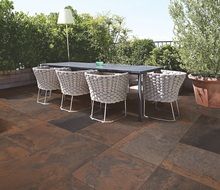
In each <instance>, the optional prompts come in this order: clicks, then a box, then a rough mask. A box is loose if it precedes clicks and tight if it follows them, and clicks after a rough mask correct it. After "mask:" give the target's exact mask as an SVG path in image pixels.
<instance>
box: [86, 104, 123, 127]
mask: <svg viewBox="0 0 220 190" xmlns="http://www.w3.org/2000/svg"><path fill="white" fill-rule="evenodd" d="M124 106H125V107H124V108H125V116H126V115H127V105H126V100H125V101H124ZM93 115H94V101H92V108H91V114H90V118H91V119H92V120H95V121H99V122H101V123H112V122H114V121H117V120H119V119H121V118H122V117H118V118H116V119H114V120H111V121H108V120H106V116H107V103H105V106H104V116H103V120H101V119H98V118H95V117H94V116H93ZM123 115H124V114H123Z"/></svg>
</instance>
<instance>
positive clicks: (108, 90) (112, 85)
mask: <svg viewBox="0 0 220 190" xmlns="http://www.w3.org/2000/svg"><path fill="white" fill-rule="evenodd" d="M85 76H86V80H87V83H88V86H89V91H90V97H91V100H92V108H91V115H90V118H91V119H92V120H96V121H99V122H102V123H107V122H108V123H109V122H113V121H106V110H107V104H114V103H117V102H121V101H124V108H125V116H126V113H127V110H126V98H127V88H128V73H123V74H119V73H115V74H114V73H113V74H107V75H105V74H98V73H97V72H95V73H92V72H87V73H85ZM94 102H99V103H103V104H105V108H104V118H103V120H100V119H97V118H95V117H93V114H94Z"/></svg>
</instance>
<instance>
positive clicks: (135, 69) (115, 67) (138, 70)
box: [42, 62, 162, 74]
mask: <svg viewBox="0 0 220 190" xmlns="http://www.w3.org/2000/svg"><path fill="white" fill-rule="evenodd" d="M42 65H48V66H50V67H70V68H72V69H76V70H79V69H82V70H85V69H94V70H99V71H106V72H128V73H131V74H142V73H146V72H151V71H156V70H160V69H162V67H156V66H144V65H124V64H110V63H104V64H103V66H96V63H83V62H60V63H44V64H42Z"/></svg>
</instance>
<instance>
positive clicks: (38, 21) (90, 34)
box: [0, 0, 128, 70]
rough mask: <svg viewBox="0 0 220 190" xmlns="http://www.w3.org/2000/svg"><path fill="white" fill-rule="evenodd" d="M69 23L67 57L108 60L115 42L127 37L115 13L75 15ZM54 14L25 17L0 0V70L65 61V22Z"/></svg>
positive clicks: (120, 19)
mask: <svg viewBox="0 0 220 190" xmlns="http://www.w3.org/2000/svg"><path fill="white" fill-rule="evenodd" d="M68 8H69V9H71V10H72V13H73V16H74V18H75V23H73V24H72V25H69V42H70V56H71V57H70V60H71V61H84V62H94V61H96V60H98V59H102V60H103V61H108V60H112V57H113V56H114V55H115V52H116V51H115V49H114V48H115V44H116V43H121V42H122V41H124V40H126V39H127V32H128V30H127V29H126V27H124V20H123V18H121V17H119V16H116V15H109V14H108V15H98V16H96V17H93V16H91V15H89V14H78V13H77V11H76V10H75V9H73V8H72V7H71V6H68ZM57 18H58V13H51V14H49V15H45V14H36V15H34V16H29V15H27V14H25V13H23V12H16V11H14V7H13V2H12V1H10V0H1V1H0V69H1V70H9V69H17V68H21V67H22V68H23V67H24V68H29V67H33V66H36V65H39V64H40V63H42V62H60V61H67V50H66V30H65V25H58V24H57Z"/></svg>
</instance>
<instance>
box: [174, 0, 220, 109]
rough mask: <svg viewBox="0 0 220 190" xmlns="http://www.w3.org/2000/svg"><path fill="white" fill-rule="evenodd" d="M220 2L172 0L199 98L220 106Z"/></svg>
mask: <svg viewBox="0 0 220 190" xmlns="http://www.w3.org/2000/svg"><path fill="white" fill-rule="evenodd" d="M219 13H220V2H219V1H214V0H200V1H198V0H190V1H189V0H172V1H171V4H170V14H171V16H172V18H173V20H174V32H175V38H176V39H175V40H176V41H178V44H179V53H180V56H181V59H182V61H183V63H182V65H181V67H182V68H183V69H185V70H187V71H188V72H189V73H191V74H190V75H189V78H191V79H192V80H193V87H194V93H195V99H196V102H197V103H198V104H200V105H203V106H207V107H213V108H220V14H219Z"/></svg>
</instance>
